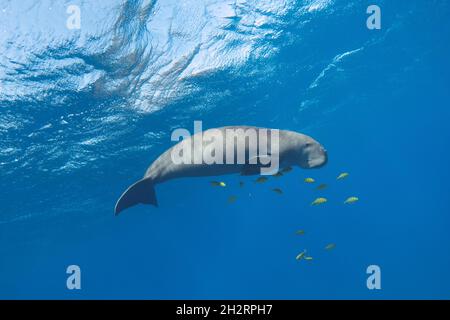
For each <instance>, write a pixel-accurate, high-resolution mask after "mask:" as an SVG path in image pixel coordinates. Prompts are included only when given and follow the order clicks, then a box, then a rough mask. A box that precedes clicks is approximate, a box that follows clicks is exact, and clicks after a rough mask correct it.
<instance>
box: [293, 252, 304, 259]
mask: <svg viewBox="0 0 450 320" xmlns="http://www.w3.org/2000/svg"><path fill="white" fill-rule="evenodd" d="M305 254H306V250H303V252H300V253H299V254H298V255H297V257H295V259H296V260H302V259H303V257H304V256H305Z"/></svg>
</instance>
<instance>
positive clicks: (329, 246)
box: [325, 243, 336, 250]
mask: <svg viewBox="0 0 450 320" xmlns="http://www.w3.org/2000/svg"><path fill="white" fill-rule="evenodd" d="M334 248H336V245H335V244H334V243H330V244H327V245H326V246H325V250H333V249H334Z"/></svg>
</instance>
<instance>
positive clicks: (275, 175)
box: [273, 171, 283, 178]
mask: <svg viewBox="0 0 450 320" xmlns="http://www.w3.org/2000/svg"><path fill="white" fill-rule="evenodd" d="M273 176H274V177H275V178H279V177H282V176H283V173H282V172H281V171H278V172H277V173H275V174H274V175H273Z"/></svg>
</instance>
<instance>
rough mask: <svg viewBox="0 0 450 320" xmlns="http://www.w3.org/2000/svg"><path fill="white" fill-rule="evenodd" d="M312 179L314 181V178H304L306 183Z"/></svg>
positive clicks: (311, 181)
mask: <svg viewBox="0 0 450 320" xmlns="http://www.w3.org/2000/svg"><path fill="white" fill-rule="evenodd" d="M314 181H315V180H314V179H313V178H306V179H305V182H306V183H314Z"/></svg>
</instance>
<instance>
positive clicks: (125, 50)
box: [0, 0, 450, 299]
mask: <svg viewBox="0 0 450 320" xmlns="http://www.w3.org/2000/svg"><path fill="white" fill-rule="evenodd" d="M374 3H375V4H377V5H379V6H380V7H381V14H382V16H381V18H382V20H381V21H382V22H381V23H382V25H381V29H380V30H369V29H367V27H366V19H367V17H368V14H367V13H366V9H367V6H368V5H370V4H374ZM69 4H76V5H78V6H79V7H80V9H81V29H79V30H77V29H75V30H73V29H67V28H66V19H67V17H68V14H67V13H66V8H67V6H68V5H69ZM449 17H450V5H449V2H447V1H444V0H442V1H438V0H436V1H431V0H430V1H400V0H398V1H382V0H377V1H370V2H368V1H338V0H336V1H332V0H308V1H307V0H298V1H291V0H277V1H275V0H264V1H261V0H252V1H250V0H247V1H246V0H234V1H224V0H223V1H220V0H216V1H214V0H202V1H199V0H192V1H185V0H183V1H178V0H164V1H139V0H135V1H119V0H116V1H112V0H109V1H102V2H101V4H100V2H98V1H81V0H79V1H50V0H42V1H36V0H24V1H8V0H0V44H1V45H0V298H13V299H15V298H63V299H73V298H86V299H90V298H125V299H128V298H146V299H147V298H206V299H210V298H274V299H280V298H288V299H311V298H325V299H333V298H358V299H382V298H388V299H392V298H439V299H441V298H446V299H448V298H450V291H449V287H450V272H449V270H450V250H449V245H450V232H449V230H450V215H449V213H450V201H449V187H448V185H449V181H450V170H449V163H450V151H449V147H450V143H449V141H450V140H449V139H450V130H449V129H448V123H449V120H450V105H449V102H448V101H450V91H449V84H450V66H449V56H450V42H449V39H450V22H449ZM194 120H202V121H203V126H204V127H205V128H212V127H219V126H224V125H241V124H247V125H258V126H264V127H272V128H281V129H290V130H295V131H299V132H303V133H305V134H308V135H311V136H312V137H314V138H315V139H317V140H318V141H320V142H321V143H322V144H323V145H324V146H325V147H326V148H327V150H328V154H329V162H328V164H327V165H326V166H325V167H323V168H320V169H317V170H312V171H306V170H301V169H299V168H295V169H294V170H293V171H292V172H291V173H289V174H286V175H285V176H284V177H282V178H279V179H275V178H271V179H269V181H268V182H267V183H266V184H255V183H253V180H254V177H247V178H244V179H242V178H241V177H239V176H237V175H234V176H226V177H222V178H198V179H185V180H173V181H170V182H167V183H165V184H162V185H158V186H157V188H156V189H157V195H158V201H159V205H160V206H159V208H154V207H151V206H138V207H134V208H132V209H129V210H127V211H125V212H124V213H123V214H122V215H120V216H119V217H114V216H113V208H114V204H115V202H116V200H117V198H118V197H119V196H120V194H121V193H122V192H123V191H124V190H125V188H126V187H128V186H129V185H130V184H131V183H133V182H134V181H136V180H138V179H139V178H141V177H142V175H143V174H144V172H145V170H146V169H147V167H148V165H149V164H150V163H151V162H152V160H154V159H155V158H156V157H157V156H158V155H159V154H160V153H161V152H162V151H164V150H165V149H167V148H168V147H169V146H171V145H172V142H171V141H170V134H171V132H172V130H173V129H175V128H179V127H183V128H188V129H190V130H192V129H193V121H194ZM344 171H346V172H349V173H350V175H349V177H348V178H347V179H345V180H342V181H336V176H337V175H338V174H339V173H341V172H344ZM306 177H313V178H314V179H315V180H316V183H315V184H316V185H317V184H319V183H327V184H328V185H329V187H328V188H327V189H325V190H323V191H317V190H315V185H307V184H305V183H304V182H303V179H304V178H306ZM217 179H221V180H223V181H225V182H226V183H227V187H226V188H212V187H211V186H210V185H209V181H210V180H217ZM241 180H243V181H245V186H244V187H243V188H240V187H239V181H241ZM275 187H279V188H281V189H282V190H283V192H284V193H283V194H282V195H278V194H276V193H274V192H272V191H271V190H270V189H272V188H275ZM230 195H235V196H237V201H236V202H235V203H232V204H230V203H228V201H227V199H228V197H229V196H230ZM318 196H325V197H327V198H328V200H329V201H328V203H326V204H324V205H322V206H317V207H311V206H310V203H311V201H312V200H314V199H315V198H316V197H318ZM349 196H357V197H359V199H360V200H359V202H357V203H355V204H353V205H350V206H349V205H344V204H343V203H342V202H343V201H344V200H345V199H346V198H347V197H349ZM298 229H304V230H305V231H306V233H305V235H304V236H298V235H296V234H295V232H296V231H297V230H298ZM328 243H335V244H336V248H335V249H334V250H331V251H326V250H325V249H324V247H325V246H326V245H327V244H328ZM303 249H307V250H308V254H310V255H311V256H313V258H314V260H313V261H310V262H309V261H297V260H296V259H295V257H296V255H297V254H298V253H299V252H301V251H302V250H303ZM73 264H75V265H78V266H80V268H81V286H82V288H81V290H68V289H67V288H66V279H67V277H68V275H67V274H66V268H67V266H69V265H73ZM369 265H378V266H379V267H380V268H381V290H368V288H367V286H366V279H367V277H368V275H367V274H366V268H367V267H368V266H369Z"/></svg>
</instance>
